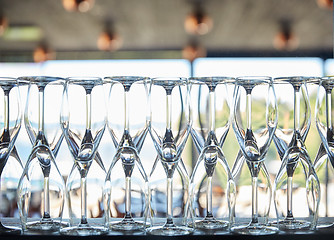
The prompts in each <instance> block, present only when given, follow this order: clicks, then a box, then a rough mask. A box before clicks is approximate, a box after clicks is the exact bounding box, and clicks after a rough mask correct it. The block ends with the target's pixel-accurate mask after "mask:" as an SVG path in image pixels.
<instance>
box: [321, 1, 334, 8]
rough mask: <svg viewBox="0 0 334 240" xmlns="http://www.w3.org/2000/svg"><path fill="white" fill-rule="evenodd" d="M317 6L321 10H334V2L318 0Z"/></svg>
mask: <svg viewBox="0 0 334 240" xmlns="http://www.w3.org/2000/svg"><path fill="white" fill-rule="evenodd" d="M317 4H318V6H319V7H320V8H327V9H330V10H333V0H317Z"/></svg>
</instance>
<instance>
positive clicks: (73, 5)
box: [63, 0, 94, 12]
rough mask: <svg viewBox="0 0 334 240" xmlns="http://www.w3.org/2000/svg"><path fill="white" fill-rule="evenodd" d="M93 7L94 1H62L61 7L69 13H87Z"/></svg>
mask: <svg viewBox="0 0 334 240" xmlns="http://www.w3.org/2000/svg"><path fill="white" fill-rule="evenodd" d="M93 6H94V0H63V7H64V8H65V9H66V10H67V11H69V12H73V11H79V12H88V11H89V10H90V9H92V7H93Z"/></svg>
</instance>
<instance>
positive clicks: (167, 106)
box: [0, 76, 334, 235]
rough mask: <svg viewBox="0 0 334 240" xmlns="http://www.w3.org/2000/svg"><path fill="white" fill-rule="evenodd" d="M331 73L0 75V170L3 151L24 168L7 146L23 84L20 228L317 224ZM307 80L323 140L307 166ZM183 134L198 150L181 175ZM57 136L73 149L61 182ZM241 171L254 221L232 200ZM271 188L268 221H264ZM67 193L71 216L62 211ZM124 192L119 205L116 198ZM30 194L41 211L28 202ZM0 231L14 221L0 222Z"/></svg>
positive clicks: (100, 230)
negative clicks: (298, 197) (108, 149)
mask: <svg viewBox="0 0 334 240" xmlns="http://www.w3.org/2000/svg"><path fill="white" fill-rule="evenodd" d="M333 82H334V79H333V78H322V79H319V78H311V77H288V78H277V79H274V80H272V79H271V78H270V77H239V78H236V79H234V78H229V77H204V78H190V79H186V78H153V79H149V78H145V77H131V76H130V77H106V78H104V79H101V78H93V77H90V78H83V77H76V78H68V79H62V78H57V77H43V76H37V77H21V78H18V79H10V78H4V79H1V81H0V86H1V88H2V90H3V91H2V94H3V99H4V100H3V101H4V104H3V108H4V109H3V110H2V112H1V113H2V115H3V116H2V121H1V123H2V125H1V127H2V128H3V130H2V132H3V133H2V137H1V149H2V151H1V153H2V154H1V155H0V156H1V157H2V158H3V159H4V160H1V165H0V167H1V171H2V170H3V169H5V166H7V167H8V168H9V167H10V164H9V161H8V163H7V160H11V161H10V162H14V163H15V164H16V165H19V167H20V168H22V164H21V161H20V158H19V156H18V154H17V151H16V148H15V139H16V137H17V134H18V132H19V130H20V122H21V110H20V104H19V100H18V99H19V91H18V85H28V93H27V101H26V108H25V112H24V123H25V127H26V129H27V133H28V136H29V138H30V141H31V143H32V145H33V147H32V149H31V153H30V155H29V158H28V160H27V162H26V165H25V167H24V170H23V174H22V176H21V178H20V179H19V182H18V187H17V197H18V208H19V213H20V217H21V222H22V228H23V230H24V231H59V230H60V233H61V234H65V235H100V234H107V233H108V232H109V229H111V230H112V231H115V232H117V231H120V232H131V233H133V232H136V231H146V232H147V233H148V234H154V235H185V234H191V233H192V232H193V231H194V229H198V230H201V231H213V232H215V231H225V232H226V231H231V232H234V233H239V234H251V235H261V234H274V233H277V232H278V230H279V229H280V230H284V231H289V230H301V229H311V230H314V229H315V227H316V224H317V221H318V219H317V218H318V211H319V202H320V182H319V179H318V176H317V174H316V170H317V171H318V170H319V171H320V170H321V169H322V168H323V166H324V165H326V164H327V162H328V160H329V162H330V163H332V162H333V161H332V160H331V158H332V156H331V155H332V147H331V141H332V140H331V139H332V135H333V134H331V133H332V122H331V112H332V111H331V109H332V107H331V91H332V88H333V86H334V83H333ZM309 83H312V84H319V90H318V99H317V104H316V123H317V127H318V130H319V133H320V136H321V139H322V144H321V146H320V148H319V153H318V155H317V158H316V160H315V167H313V163H312V161H311V159H310V157H309V154H308V152H307V150H306V147H305V139H306V135H307V133H308V131H309V128H310V121H311V119H310V103H309V99H308V92H307V84H309ZM289 91H290V92H289ZM9 93H10V94H9ZM105 95H107V98H105ZM60 99H62V100H60ZM106 99H107V101H105V100H106ZM324 99H325V100H324ZM324 102H325V103H324ZM50 110H51V111H50ZM46 112H47V114H46ZM59 122H60V124H59ZM230 125H233V129H234V132H235V135H236V138H237V141H238V143H239V147H240V150H239V153H238V155H237V157H236V160H235V162H234V165H233V167H232V169H230V167H229V166H228V163H227V160H226V158H225V155H224V153H223V150H222V147H223V144H224V142H225V139H226V136H227V133H228V131H229V129H230ZM106 128H107V131H108V132H109V133H110V136H111V138H112V141H113V146H114V147H115V148H116V153H115V154H114V156H113V159H112V161H111V164H110V167H109V169H108V170H107V169H106V168H105V166H104V162H103V159H102V158H101V155H100V154H99V152H98V147H99V144H100V141H101V138H102V136H103V134H104V131H105V130H106ZM148 134H149V135H150V136H151V138H152V140H153V143H154V147H155V150H156V159H155V160H154V161H153V166H152V169H151V172H150V174H146V172H145V169H144V167H143V164H142V161H141V159H140V156H141V150H142V147H143V145H144V142H145V139H146V138H147V135H148ZM189 135H191V137H192V139H193V141H194V145H195V148H196V150H197V152H198V154H199V157H198V160H197V162H196V165H195V167H194V170H193V172H192V175H191V176H190V177H189V176H188V173H187V170H186V168H185V164H184V162H183V160H182V158H181V154H182V151H183V149H184V147H185V145H186V142H187V139H188V136H189ZM63 138H65V140H66V142H67V145H68V147H69V150H70V152H71V155H72V157H73V159H74V164H73V167H72V170H71V172H70V174H69V176H68V178H67V180H66V185H65V181H64V179H63V178H62V175H61V173H60V171H59V169H58V167H57V164H56V157H57V154H58V151H59V148H60V145H61V143H62V141H63ZM272 139H273V140H274V143H275V146H276V149H277V152H278V155H279V157H280V159H281V167H280V169H279V171H278V174H277V176H276V179H275V181H274V186H273V188H272V187H271V183H270V177H269V174H268V170H267V167H266V164H265V161H264V160H265V157H266V154H267V152H268V149H269V146H270V144H271V141H272ZM12 160H15V161H12ZM6 163H7V164H6ZM245 163H246V164H245ZM324 163H326V164H324ZM244 166H247V169H248V175H245V174H244V173H242V170H243V168H244ZM326 166H328V164H327V165H326ZM16 169H18V168H16ZM321 171H322V170H321ZM1 174H2V172H1ZM245 176H248V177H246V178H248V180H247V181H250V182H251V186H252V187H251V193H250V195H251V196H249V197H251V200H252V204H251V220H250V222H248V223H247V224H240V223H239V222H238V221H235V205H236V202H237V201H238V191H240V190H238V185H239V184H240V182H241V181H244V179H245ZM297 184H299V185H303V188H304V189H305V190H304V191H305V199H306V204H305V206H304V207H305V210H306V212H308V213H309V216H308V218H307V219H306V220H305V219H302V220H301V219H297V218H295V217H294V214H293V206H294V205H296V204H300V203H298V202H297V203H296V201H293V188H294V186H295V185H297ZM215 186H219V187H220V189H221V191H222V192H221V193H219V194H220V196H219V197H218V198H217V197H216V198H213V194H216V193H214V191H213V189H214V187H215ZM260 188H261V191H260V192H259V189H260ZM272 192H273V198H274V205H275V211H276V215H277V219H276V220H275V221H272V222H271V221H269V220H268V214H269V209H270V203H271V198H272ZM88 193H92V194H90V195H93V199H92V198H89V199H88V198H87V195H88ZM65 198H67V200H68V209H69V219H70V221H69V224H68V223H66V222H63V220H62V213H63V209H64V203H65ZM213 199H219V202H218V203H213ZM123 200H124V205H123V208H124V209H120V208H119V206H120V205H119V204H117V202H120V201H121V202H122V201H123ZM36 202H37V205H39V206H40V207H41V209H40V210H39V212H40V214H36V212H38V211H36V210H35V211H34V208H35V207H34V204H35V205H36ZM90 202H94V203H97V205H99V206H100V207H101V208H103V209H104V211H105V212H104V214H102V215H104V216H101V214H100V213H101V211H99V209H98V210H97V213H96V214H95V216H96V218H95V219H92V221H88V220H89V218H90V216H93V215H94V213H92V212H91V210H90V211H89V212H88V204H90ZM259 202H260V203H261V205H259ZM116 205H118V206H116ZM214 205H215V206H219V207H218V208H217V207H216V208H214V207H213V206H214ZM102 212H103V211H102ZM330 224H331V223H327V225H330ZM1 231H2V232H6V231H7V232H16V233H17V232H20V231H21V230H20V229H13V228H6V227H5V226H3V225H2V224H1Z"/></svg>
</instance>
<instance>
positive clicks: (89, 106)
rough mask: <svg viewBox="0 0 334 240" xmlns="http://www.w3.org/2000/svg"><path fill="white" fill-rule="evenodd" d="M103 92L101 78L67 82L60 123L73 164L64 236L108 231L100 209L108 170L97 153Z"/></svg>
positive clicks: (103, 118) (103, 122)
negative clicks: (68, 221)
mask: <svg viewBox="0 0 334 240" xmlns="http://www.w3.org/2000/svg"><path fill="white" fill-rule="evenodd" d="M104 91H105V90H104V82H103V81H102V79H101V78H96V77H73V78H68V79H67V81H66V85H65V90H64V92H63V96H62V108H61V114H60V123H61V128H62V130H63V134H64V136H65V139H66V142H67V145H68V147H69V150H70V152H71V154H72V157H73V159H74V165H73V167H72V170H71V172H70V175H69V177H68V179H67V183H66V193H67V197H68V199H69V201H68V206H69V213H70V226H69V227H65V228H62V229H61V230H60V233H61V234H64V235H79V236H81V235H85V236H87V235H101V234H106V233H107V229H106V228H105V227H104V218H103V212H104V210H103V209H101V206H103V182H104V178H105V174H106V171H105V168H104V165H103V162H102V159H101V157H100V156H99V154H98V153H97V148H98V146H99V144H100V141H101V138H102V136H103V133H104V130H105V126H106V112H105V111H106V107H105V97H104ZM78 202H80V206H78V204H77V203H78ZM94 206H95V207H94ZM90 218H94V222H93V223H92V222H90V223H89V221H90V220H89V219H90Z"/></svg>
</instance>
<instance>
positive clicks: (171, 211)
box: [147, 77, 193, 236]
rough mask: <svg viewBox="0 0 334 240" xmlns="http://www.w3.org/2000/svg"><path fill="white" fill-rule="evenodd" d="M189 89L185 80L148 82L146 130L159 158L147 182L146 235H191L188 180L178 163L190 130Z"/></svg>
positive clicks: (166, 79)
mask: <svg viewBox="0 0 334 240" xmlns="http://www.w3.org/2000/svg"><path fill="white" fill-rule="evenodd" d="M188 88H189V85H188V80H187V79H184V78H168V77H167V78H153V79H151V91H150V103H151V119H150V126H149V130H150V134H151V136H152V139H153V143H154V146H155V148H156V151H157V154H158V156H157V158H156V160H155V162H154V164H153V167H152V171H151V174H150V181H149V183H150V186H149V189H150V214H152V215H151V216H150V218H151V226H150V227H149V228H147V233H148V234H154V235H168V236H173V235H185V234H190V233H192V231H193V226H190V225H191V224H193V223H192V222H191V219H192V216H191V212H190V211H189V189H188V186H189V178H188V175H187V172H186V171H185V166H184V163H183V161H182V159H181V153H182V150H183V149H184V147H185V144H186V141H187V138H188V136H189V132H190V128H191V116H190V105H189V89H188ZM163 172H165V174H166V175H165V177H164V174H163ZM173 182H174V183H175V184H174V185H173ZM189 214H190V215H189ZM188 225H189V226H188Z"/></svg>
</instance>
